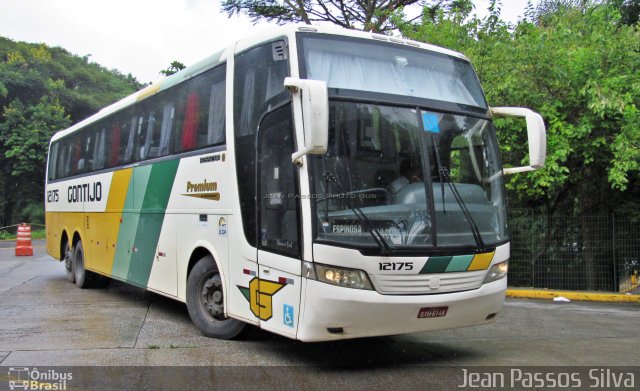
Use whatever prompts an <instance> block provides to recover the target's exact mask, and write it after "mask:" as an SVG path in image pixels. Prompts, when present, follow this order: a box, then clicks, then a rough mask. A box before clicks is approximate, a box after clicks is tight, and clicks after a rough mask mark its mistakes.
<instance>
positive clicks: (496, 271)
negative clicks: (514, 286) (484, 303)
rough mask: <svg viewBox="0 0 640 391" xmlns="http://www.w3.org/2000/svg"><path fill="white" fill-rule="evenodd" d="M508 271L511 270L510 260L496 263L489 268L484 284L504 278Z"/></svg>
mask: <svg viewBox="0 0 640 391" xmlns="http://www.w3.org/2000/svg"><path fill="white" fill-rule="evenodd" d="M508 271H509V261H504V262H500V263H496V264H495V265H493V266H491V268H490V269H489V273H487V276H486V277H485V278H484V282H483V284H486V283H489V282H493V281H497V280H499V279H501V278H504V277H505V276H506V275H507V272H508Z"/></svg>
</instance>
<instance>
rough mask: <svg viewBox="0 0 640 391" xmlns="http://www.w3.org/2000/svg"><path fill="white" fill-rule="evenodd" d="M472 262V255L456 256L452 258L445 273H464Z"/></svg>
mask: <svg viewBox="0 0 640 391" xmlns="http://www.w3.org/2000/svg"><path fill="white" fill-rule="evenodd" d="M471 261H473V255H456V256H455V257H453V259H452V260H451V262H449V266H447V269H446V270H445V272H466V271H467V268H468V267H469V265H470V264H471Z"/></svg>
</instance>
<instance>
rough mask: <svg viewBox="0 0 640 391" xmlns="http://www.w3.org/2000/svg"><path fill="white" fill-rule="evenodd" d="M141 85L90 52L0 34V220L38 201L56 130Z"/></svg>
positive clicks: (9, 218) (16, 215) (8, 219)
mask: <svg viewBox="0 0 640 391" xmlns="http://www.w3.org/2000/svg"><path fill="white" fill-rule="evenodd" d="M141 87H142V85H141V84H140V83H139V82H138V81H137V80H136V79H135V78H134V77H133V76H131V75H126V76H125V75H122V74H121V73H119V72H118V71H116V70H108V69H106V68H104V67H102V66H100V65H98V64H95V63H90V62H89V61H88V56H85V57H79V56H75V55H72V54H70V53H69V52H67V51H66V50H64V49H62V48H58V47H56V48H51V47H48V46H46V45H42V44H29V43H24V42H14V41H11V40H9V39H6V38H2V37H0V223H5V224H12V223H15V219H18V218H19V217H20V216H19V215H22V214H24V213H23V212H24V211H25V210H30V209H29V208H30V207H29V205H32V204H34V203H35V204H40V205H41V204H42V200H43V198H44V196H43V191H44V173H45V162H46V158H47V150H48V143H49V139H50V138H51V136H52V135H53V134H54V133H55V132H56V131H59V130H62V129H65V128H67V127H69V126H70V125H71V124H72V123H75V122H78V121H80V120H82V119H84V118H86V117H88V116H89V115H91V114H93V113H95V112H96V111H98V110H99V109H101V108H102V107H104V106H106V105H108V104H110V103H113V102H114V101H117V100H119V99H121V98H123V97H124V96H126V95H129V94H131V93H132V92H134V91H136V90H138V89H140V88H141ZM32 215H33V213H31V212H29V216H32ZM34 216H35V215H34ZM34 218H35V217H34Z"/></svg>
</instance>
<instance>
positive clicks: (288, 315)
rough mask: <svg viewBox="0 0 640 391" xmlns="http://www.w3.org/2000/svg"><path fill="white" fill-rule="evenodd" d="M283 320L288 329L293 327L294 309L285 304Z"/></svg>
mask: <svg viewBox="0 0 640 391" xmlns="http://www.w3.org/2000/svg"><path fill="white" fill-rule="evenodd" d="M282 313H283V319H282V323H283V324H284V325H285V326H288V327H293V307H292V306H290V305H288V304H285V305H284V307H283V311H282Z"/></svg>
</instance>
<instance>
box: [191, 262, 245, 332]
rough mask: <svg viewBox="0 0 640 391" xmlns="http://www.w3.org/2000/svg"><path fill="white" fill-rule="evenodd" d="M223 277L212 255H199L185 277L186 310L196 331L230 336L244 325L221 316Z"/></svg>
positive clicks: (222, 314)
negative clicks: (200, 256)
mask: <svg viewBox="0 0 640 391" xmlns="http://www.w3.org/2000/svg"><path fill="white" fill-rule="evenodd" d="M222 294H223V293H222V279H221V276H220V273H219V272H218V268H217V266H216V263H215V261H214V260H213V257H212V256H211V255H207V256H205V257H202V258H200V260H198V262H196V264H195V265H194V266H193V269H191V272H190V273H189V277H187V309H188V310H189V316H190V317H191V320H192V321H193V323H194V324H195V325H196V327H197V328H198V330H200V332H201V333H202V334H204V335H205V336H207V337H213V338H219V339H232V338H234V337H236V336H238V335H239V334H240V333H241V332H242V330H243V329H244V328H245V326H246V324H245V323H244V322H241V321H239V320H237V319H233V318H227V317H226V316H225V315H224V298H223V296H222Z"/></svg>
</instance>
